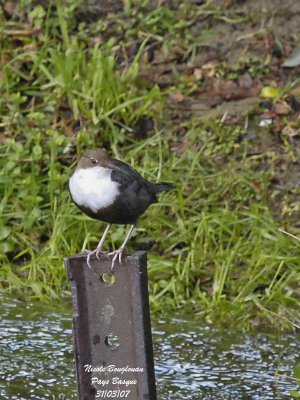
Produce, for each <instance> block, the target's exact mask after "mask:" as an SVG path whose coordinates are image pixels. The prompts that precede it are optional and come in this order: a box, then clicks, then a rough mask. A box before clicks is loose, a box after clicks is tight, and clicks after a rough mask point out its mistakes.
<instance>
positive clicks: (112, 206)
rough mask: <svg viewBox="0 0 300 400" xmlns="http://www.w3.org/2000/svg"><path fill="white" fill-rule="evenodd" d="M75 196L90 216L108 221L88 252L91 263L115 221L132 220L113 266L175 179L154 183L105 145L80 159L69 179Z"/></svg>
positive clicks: (90, 151) (97, 254) (120, 258)
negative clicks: (116, 158) (145, 215)
mask: <svg viewBox="0 0 300 400" xmlns="http://www.w3.org/2000/svg"><path fill="white" fill-rule="evenodd" d="M69 189H70V194H71V197H72V200H73V201H74V203H75V204H76V205H77V207H78V208H79V209H80V210H81V211H83V212H84V213H85V214H87V215H88V216H89V217H91V218H94V219H97V220H100V221H104V222H107V223H108V225H107V227H106V229H105V231H104V234H103V236H102V238H101V240H100V242H99V244H98V246H97V248H96V249H95V250H93V251H90V252H89V254H88V256H87V264H88V266H89V267H91V264H90V259H91V256H92V255H93V254H95V255H96V257H97V258H98V259H99V255H100V254H101V253H106V252H105V251H103V243H104V240H105V238H106V236H107V233H108V231H109V229H110V227H111V224H122V225H123V224H124V225H125V224H130V225H131V227H130V229H129V231H128V233H127V235H126V237H125V240H124V242H123V243H122V245H121V247H120V248H119V249H118V250H115V251H113V252H112V253H109V254H108V255H112V256H113V258H112V265H111V269H113V268H114V263H115V261H116V259H117V258H118V259H119V262H121V260H122V254H123V252H124V248H125V246H126V243H127V242H128V240H129V237H130V235H131V233H132V231H133V228H134V226H135V224H136V223H137V220H138V218H139V217H140V216H141V215H142V214H143V213H144V212H145V211H146V209H147V208H148V207H149V206H150V205H151V204H153V203H156V202H157V195H158V194H159V193H161V192H163V191H165V190H171V189H174V186H173V185H172V184H171V183H164V182H162V183H151V182H149V181H147V180H146V179H144V178H143V177H142V176H141V175H140V174H139V173H138V172H137V171H135V170H134V169H133V168H132V167H131V166H130V165H128V164H125V163H124V162H122V161H119V160H115V159H113V158H111V157H110V156H109V154H108V153H107V152H106V151H105V150H104V149H94V150H87V151H86V152H85V153H84V154H83V156H82V157H81V158H80V160H79V161H78V164H77V167H76V170H75V172H74V174H73V175H72V176H71V178H70V181H69Z"/></svg>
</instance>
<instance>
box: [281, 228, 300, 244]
mask: <svg viewBox="0 0 300 400" xmlns="http://www.w3.org/2000/svg"><path fill="white" fill-rule="evenodd" d="M278 230H279V232H281V233H284V234H285V235H287V236H290V237H292V238H293V239H296V240H298V241H299V242H300V238H298V237H297V236H295V235H293V234H292V233H289V232H287V231H284V230H283V229H281V228H278Z"/></svg>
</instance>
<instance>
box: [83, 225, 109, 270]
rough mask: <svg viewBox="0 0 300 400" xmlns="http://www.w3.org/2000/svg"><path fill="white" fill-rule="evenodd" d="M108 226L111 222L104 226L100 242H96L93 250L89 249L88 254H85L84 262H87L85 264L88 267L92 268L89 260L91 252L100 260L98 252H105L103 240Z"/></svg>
mask: <svg viewBox="0 0 300 400" xmlns="http://www.w3.org/2000/svg"><path fill="white" fill-rule="evenodd" d="M110 227H111V224H108V225H107V227H106V228H105V231H104V233H103V235H102V237H101V239H100V242H99V243H98V246H97V247H96V249H95V250H93V251H90V252H89V254H88V256H87V259H86V263H87V265H88V266H89V267H90V268H92V266H91V262H90V260H91V256H92V255H93V254H95V255H96V257H97V258H98V260H99V261H100V259H99V254H101V253H105V252H104V251H103V243H104V240H105V238H106V236H107V234H108V231H109V230H110Z"/></svg>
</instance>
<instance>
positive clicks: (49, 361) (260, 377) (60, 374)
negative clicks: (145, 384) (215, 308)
mask: <svg viewBox="0 0 300 400" xmlns="http://www.w3.org/2000/svg"><path fill="white" fill-rule="evenodd" d="M1 300H2V302H1V305H0V317H1V321H0V366H1V367H0V399H10V400H48V399H49V400H59V399H60V400H73V399H74V400H75V399H77V396H76V383H75V371H74V363H73V348H72V346H73V345H72V331H71V308H70V305H66V306H64V307H62V308H61V309H60V310H57V307H55V308H53V307H49V306H45V305H43V306H41V305H40V304H38V303H23V302H19V301H17V300H12V299H6V300H5V299H4V298H2V299H1ZM153 340H154V351H155V354H156V360H155V365H156V378H157V388H158V399H159V400H170V399H172V400H173V399H174V400H180V399H188V400H210V399H211V400H218V399H220V400H231V399H232V400H237V399H241V400H247V399H251V400H256V399H259V400H269V399H272V400H273V399H276V400H277V399H278V400H279V399H290V398H291V396H290V395H289V391H290V390H291V389H297V388H296V386H295V385H294V384H293V381H292V380H291V379H288V378H287V377H286V375H289V376H290V375H291V371H292V369H293V366H294V364H295V363H296V361H297V357H298V352H297V350H298V349H299V344H300V335H296V334H285V335H284V336H283V335H279V334H278V335H276V334H271V333H269V334H267V333H256V334H254V333H251V334H249V333H245V332H243V331H241V330H233V329H232V330H228V329H222V328H214V327H212V326H198V325H197V324H195V322H192V321H188V320H187V319H172V320H171V321H170V322H165V321H157V322H156V323H154V329H153Z"/></svg>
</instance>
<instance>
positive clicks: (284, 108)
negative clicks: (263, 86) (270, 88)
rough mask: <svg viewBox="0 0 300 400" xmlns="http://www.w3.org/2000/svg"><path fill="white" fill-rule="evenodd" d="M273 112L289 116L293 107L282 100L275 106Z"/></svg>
mask: <svg viewBox="0 0 300 400" xmlns="http://www.w3.org/2000/svg"><path fill="white" fill-rule="evenodd" d="M272 111H273V112H274V113H275V114H279V115H287V114H289V113H290V112H291V107H290V106H289V105H288V103H287V102H286V101H284V100H280V101H278V102H277V103H276V104H274V106H273V107H272Z"/></svg>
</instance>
